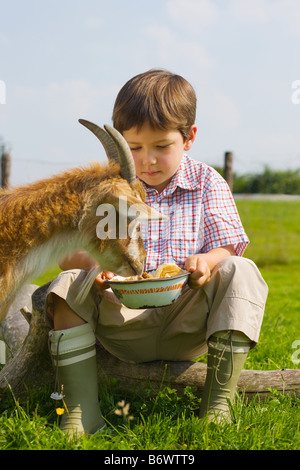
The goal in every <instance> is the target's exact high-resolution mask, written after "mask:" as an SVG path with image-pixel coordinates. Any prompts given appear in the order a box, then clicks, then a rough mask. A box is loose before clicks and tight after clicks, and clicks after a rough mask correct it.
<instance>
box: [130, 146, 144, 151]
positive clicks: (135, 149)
mask: <svg viewBox="0 0 300 470" xmlns="http://www.w3.org/2000/svg"><path fill="white" fill-rule="evenodd" d="M141 148H142V147H130V150H131V151H132V152H136V151H137V150H140V149H141Z"/></svg>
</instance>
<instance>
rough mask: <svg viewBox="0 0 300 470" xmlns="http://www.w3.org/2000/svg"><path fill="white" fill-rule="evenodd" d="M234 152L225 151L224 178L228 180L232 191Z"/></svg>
mask: <svg viewBox="0 0 300 470" xmlns="http://www.w3.org/2000/svg"><path fill="white" fill-rule="evenodd" d="M232 168H233V153H232V152H225V162H224V179H225V181H226V182H227V184H228V186H229V188H230V191H231V192H232V190H233V171H232Z"/></svg>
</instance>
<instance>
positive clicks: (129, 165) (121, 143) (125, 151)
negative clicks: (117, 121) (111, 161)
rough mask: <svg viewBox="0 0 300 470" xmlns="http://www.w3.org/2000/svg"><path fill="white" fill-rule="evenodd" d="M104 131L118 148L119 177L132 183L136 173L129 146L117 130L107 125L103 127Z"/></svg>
mask: <svg viewBox="0 0 300 470" xmlns="http://www.w3.org/2000/svg"><path fill="white" fill-rule="evenodd" d="M104 129H105V130H106V131H107V132H108V133H109V135H110V136H111V137H112V139H113V140H114V142H115V144H116V145H117V147H118V151H119V159H120V168H121V176H122V177H123V178H124V179H126V180H127V181H128V183H132V182H133V181H135V179H136V172H135V165H134V160H133V156H132V153H131V150H130V148H129V145H128V144H127V142H126V140H125V139H124V137H123V136H122V134H120V132H119V131H117V129H114V128H113V127H110V126H108V125H105V126H104Z"/></svg>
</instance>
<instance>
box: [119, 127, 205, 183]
mask: <svg viewBox="0 0 300 470" xmlns="http://www.w3.org/2000/svg"><path fill="white" fill-rule="evenodd" d="M196 132H197V128H196V126H195V125H194V126H192V127H191V131H190V136H189V137H188V139H187V140H186V141H185V142H184V141H183V137H182V134H181V133H180V132H179V131H178V130H160V129H153V128H152V127H151V126H150V125H149V124H148V123H146V124H144V125H143V127H142V128H141V130H140V131H137V128H136V127H132V128H131V129H128V130H127V131H124V132H123V136H124V138H125V139H126V141H127V142H128V145H129V147H130V149H131V152H132V155H133V158H134V162H135V168H136V174H137V176H138V177H139V178H140V179H141V180H142V181H144V182H145V183H146V184H147V185H148V186H150V187H151V188H154V189H156V190H157V191H158V192H161V191H163V190H164V188H165V187H166V186H167V185H168V184H169V182H170V181H171V179H172V177H173V176H174V174H175V173H176V171H177V169H178V167H179V165H180V162H181V159H182V156H183V153H184V151H187V150H189V149H190V148H191V147H192V145H193V142H194V140H195V137H196Z"/></svg>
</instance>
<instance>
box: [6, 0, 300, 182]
mask: <svg viewBox="0 0 300 470" xmlns="http://www.w3.org/2000/svg"><path fill="white" fill-rule="evenodd" d="M0 18H1V21H0V145H1V139H2V144H3V143H5V146H6V148H7V150H8V151H9V152H10V154H11V158H12V167H11V180H10V182H11V184H12V185H14V186H16V185H22V184H26V183H28V182H31V181H35V180H38V179H41V178H44V177H48V176H50V175H52V174H56V173H59V172H61V171H63V170H65V169H68V168H71V167H73V166H78V165H86V164H88V163H89V162H90V161H93V160H99V161H100V162H105V161H106V156H105V153H104V151H103V149H102V147H101V144H100V143H99V141H98V140H97V139H96V138H95V137H94V136H93V135H92V134H91V133H90V132H89V131H87V129H85V128H84V127H82V126H81V125H80V124H79V123H78V119H79V118H84V119H88V120H90V121H93V122H96V123H98V124H100V125H103V124H105V123H108V124H111V123H112V122H111V115H112V109H113V104H114V101H115V98H116V95H117V93H118V91H119V89H120V88H121V87H122V86H123V85H124V84H125V82H126V81H127V80H129V79H130V78H132V77H133V76H134V75H136V74H138V73H141V72H144V71H146V70H149V69H152V68H163V69H167V70H170V71H171V72H174V73H177V74H179V75H182V76H183V77H185V78H186V79H187V80H189V81H190V83H191V84H192V85H193V87H194V88H195V91H196V93H197V98H198V106H197V120H196V124H197V127H198V132H197V139H196V142H195V143H194V145H193V148H192V149H191V150H190V152H189V154H190V156H191V157H192V158H194V159H195V160H198V161H203V162H205V163H207V164H208V165H212V166H216V165H217V166H223V162H224V153H225V152H226V151H231V152H233V158H234V160H233V164H234V171H235V172H237V173H238V174H245V173H257V172H261V171H263V169H264V168H265V167H266V166H268V167H270V168H272V169H280V170H284V169H292V170H294V169H298V168H300V61H299V57H300V1H299V0H151V2H150V1H148V0H147V1H144V0H127V1H124V0H110V1H109V2H107V1H103V0H84V1H83V0H81V1H79V0H46V1H40V0H26V1H24V0H10V1H9V2H8V1H7V0H0Z"/></svg>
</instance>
